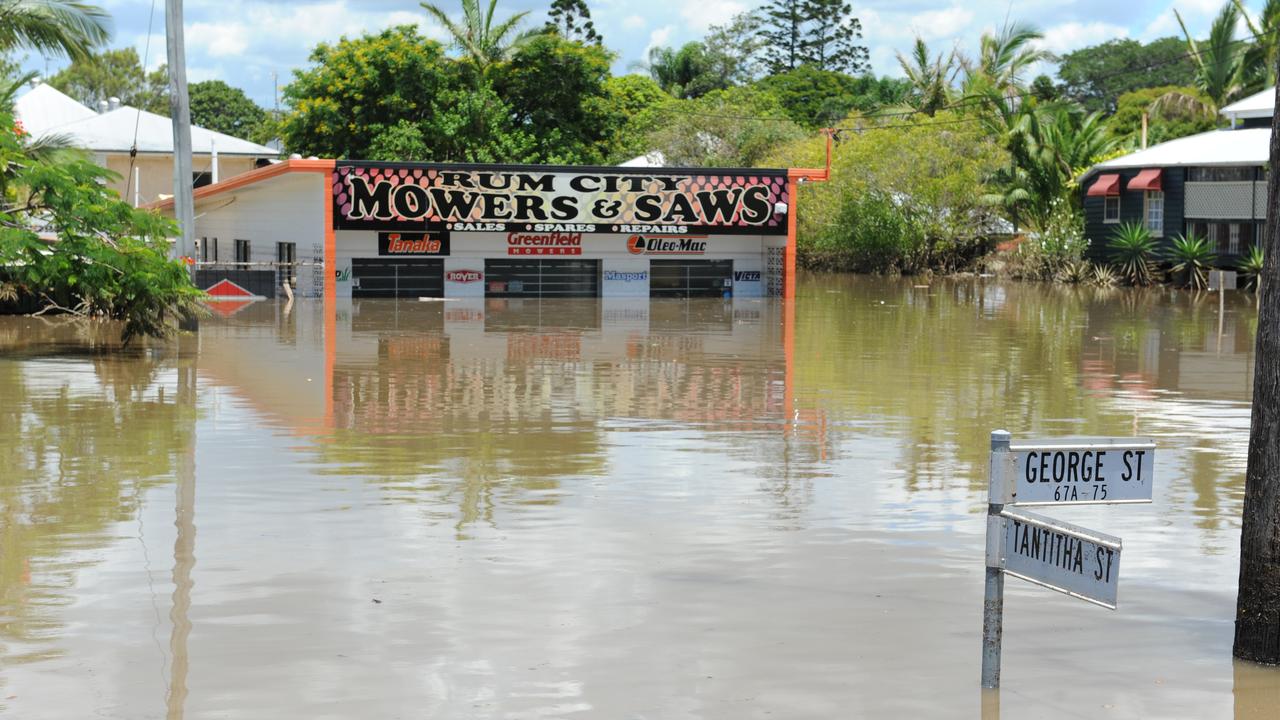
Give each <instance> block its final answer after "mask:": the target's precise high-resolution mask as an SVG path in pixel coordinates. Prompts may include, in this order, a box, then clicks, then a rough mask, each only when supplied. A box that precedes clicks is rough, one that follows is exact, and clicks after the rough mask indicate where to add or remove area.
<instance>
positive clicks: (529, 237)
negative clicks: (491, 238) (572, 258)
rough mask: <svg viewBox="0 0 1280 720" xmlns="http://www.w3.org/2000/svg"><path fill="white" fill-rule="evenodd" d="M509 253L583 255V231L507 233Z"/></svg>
mask: <svg viewBox="0 0 1280 720" xmlns="http://www.w3.org/2000/svg"><path fill="white" fill-rule="evenodd" d="M507 254H508V255H581V254H582V233H562V232H550V233H536V234H535V233H507Z"/></svg>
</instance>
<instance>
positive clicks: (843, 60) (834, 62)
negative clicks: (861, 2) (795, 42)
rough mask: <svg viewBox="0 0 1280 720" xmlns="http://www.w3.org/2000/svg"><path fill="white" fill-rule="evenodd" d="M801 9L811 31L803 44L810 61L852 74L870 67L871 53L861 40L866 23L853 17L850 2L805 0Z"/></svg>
mask: <svg viewBox="0 0 1280 720" xmlns="http://www.w3.org/2000/svg"><path fill="white" fill-rule="evenodd" d="M801 9H802V12H803V13H804V17H805V20H807V21H808V32H807V33H806V34H805V37H804V40H803V41H802V42H801V44H800V47H801V54H802V57H803V60H804V62H805V63H806V64H809V65H813V66H814V67H816V68H818V69H819V70H838V71H841V72H847V73H850V74H856V73H860V72H864V71H865V70H867V68H868V61H869V58H870V55H869V54H868V52H867V48H865V47H863V46H861V45H858V44H857V41H858V40H861V39H862V23H861V22H859V21H858V19H857V18H855V17H853V7H852V6H850V5H849V3H847V2H845V1H844V0H804V3H803V5H802V7H801Z"/></svg>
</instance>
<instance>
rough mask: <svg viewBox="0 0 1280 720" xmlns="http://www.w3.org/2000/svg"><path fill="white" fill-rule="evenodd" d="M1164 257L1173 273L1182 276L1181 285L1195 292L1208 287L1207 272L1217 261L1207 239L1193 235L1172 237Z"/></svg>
mask: <svg viewBox="0 0 1280 720" xmlns="http://www.w3.org/2000/svg"><path fill="white" fill-rule="evenodd" d="M1166 257H1167V258H1168V259H1169V260H1170V261H1171V262H1172V263H1173V273H1174V274H1175V275H1181V276H1182V280H1183V285H1184V286H1185V287H1189V288H1193V289H1195V290H1203V289H1205V288H1206V287H1207V286H1208V285H1209V271H1210V270H1212V269H1213V265H1214V263H1216V262H1217V261H1218V256H1217V255H1216V254H1214V252H1213V246H1212V245H1210V244H1209V240H1208V238H1203V237H1199V236H1197V235H1196V234H1195V233H1188V234H1186V235H1178V236H1176V237H1174V238H1173V245H1171V246H1170V247H1169V251H1168V253H1167V254H1166Z"/></svg>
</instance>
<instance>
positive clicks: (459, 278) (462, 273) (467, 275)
mask: <svg viewBox="0 0 1280 720" xmlns="http://www.w3.org/2000/svg"><path fill="white" fill-rule="evenodd" d="M444 279H445V280H448V281H449V282H456V283H473V282H480V281H481V280H484V273H482V272H480V271H479V270H450V271H449V272H447V273H445V274H444Z"/></svg>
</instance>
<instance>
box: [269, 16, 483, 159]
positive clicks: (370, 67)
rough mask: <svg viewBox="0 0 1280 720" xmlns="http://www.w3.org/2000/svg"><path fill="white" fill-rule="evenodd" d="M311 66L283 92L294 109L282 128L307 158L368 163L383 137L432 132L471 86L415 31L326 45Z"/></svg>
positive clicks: (394, 30)
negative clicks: (445, 102) (454, 98)
mask: <svg viewBox="0 0 1280 720" xmlns="http://www.w3.org/2000/svg"><path fill="white" fill-rule="evenodd" d="M310 60H311V63H312V66H311V67H309V68H306V69H302V70H295V71H294V79H293V82H291V83H290V84H289V85H287V86H286V87H285V89H284V97H285V100H286V101H287V102H288V104H289V105H290V106H291V107H292V108H293V110H292V112H291V113H290V114H289V115H288V116H287V117H286V118H285V119H284V121H283V123H282V127H281V136H282V139H283V140H284V141H285V146H286V147H287V148H288V149H289V150H290V151H291V152H297V153H302V154H303V155H319V156H320V157H333V158H365V157H368V154H369V149H370V144H371V142H372V140H373V138H375V137H377V136H378V134H379V133H381V132H382V131H383V130H386V129H387V128H390V127H392V126H395V125H396V124H397V123H399V122H400V121H401V120H406V119H408V120H413V121H414V122H415V123H426V124H427V127H430V126H431V123H433V122H435V110H436V108H438V107H439V105H440V101H441V99H442V98H444V97H447V96H448V97H451V96H449V95H448V93H449V91H451V90H454V89H456V88H457V87H458V86H459V85H467V86H470V85H471V82H470V79H469V78H465V77H464V76H463V75H462V73H461V69H458V68H454V67H453V65H454V63H452V62H451V61H450V60H449V59H448V58H446V57H445V55H444V48H443V47H442V46H441V45H440V44H439V43H437V42H435V41H433V40H428V39H426V38H424V37H422V36H421V35H420V34H419V33H418V31H417V29H416V28H414V27H413V26H402V27H396V28H389V29H387V30H384V31H382V32H380V33H378V34H376V35H365V36H364V37H361V38H356V39H347V38H342V39H340V40H339V41H338V43H337V44H336V45H329V44H327V43H321V44H320V45H318V46H316V48H315V49H314V50H312V51H311V57H310ZM451 122H453V123H456V119H455V120H453V121H451ZM424 136H426V137H432V133H431V132H426V131H424Z"/></svg>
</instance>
